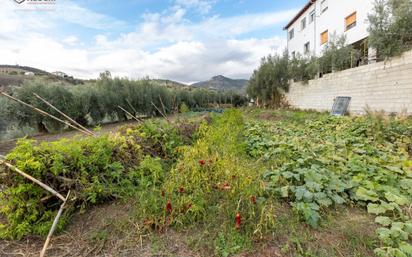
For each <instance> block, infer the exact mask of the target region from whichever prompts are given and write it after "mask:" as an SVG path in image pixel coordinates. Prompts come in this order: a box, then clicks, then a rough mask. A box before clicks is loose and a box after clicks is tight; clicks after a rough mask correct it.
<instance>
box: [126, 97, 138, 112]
mask: <svg viewBox="0 0 412 257" xmlns="http://www.w3.org/2000/svg"><path fill="white" fill-rule="evenodd" d="M126 103H127V104H128V105H129V106H130V108H132V110H133V111H134V113H135V114H136V115H137V111H136V109H135V108H134V107H133V105H132V104H131V103H130V102H129V100H127V99H126Z"/></svg>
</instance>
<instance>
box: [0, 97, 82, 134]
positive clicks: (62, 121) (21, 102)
mask: <svg viewBox="0 0 412 257" xmlns="http://www.w3.org/2000/svg"><path fill="white" fill-rule="evenodd" d="M0 94H1V95H3V96H5V97H7V98H10V99H11V100H13V101H16V102H18V103H20V104H22V105H24V106H26V107H29V108H31V109H33V110H34V111H36V112H38V113H40V114H41V115H43V116H47V117H50V118H52V119H54V120H57V121H59V122H61V123H63V124H66V125H67V126H69V127H71V128H73V129H75V130H77V131H80V132H82V133H84V134H86V135H88V136H90V134H89V133H86V132H85V131H83V130H81V129H79V128H78V127H75V126H73V125H72V124H70V123H69V122H67V121H64V120H62V119H59V118H57V117H56V116H54V115H51V114H49V113H47V112H45V111H43V110H41V109H39V108H37V107H34V106H33V105H31V104H28V103H25V102H23V101H22V100H19V99H17V98H15V97H13V96H11V95H8V94H6V93H4V92H0Z"/></svg>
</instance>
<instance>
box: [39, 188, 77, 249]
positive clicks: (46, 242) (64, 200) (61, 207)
mask: <svg viewBox="0 0 412 257" xmlns="http://www.w3.org/2000/svg"><path fill="white" fill-rule="evenodd" d="M69 196H70V190H69V192H68V193H67V196H66V198H64V199H63V203H62V205H60V209H59V211H58V212H57V215H56V217H55V218H54V221H53V225H52V227H51V228H50V231H49V234H48V235H47V238H46V241H45V242H44V245H43V249H42V250H41V252H40V257H44V255H45V254H46V250H47V247H48V246H49V243H50V240H51V237H52V235H53V233H54V231H55V230H56V227H57V224H58V223H59V219H60V216H61V215H62V213H63V209H64V206H65V205H66V202H67V200H68V199H69Z"/></svg>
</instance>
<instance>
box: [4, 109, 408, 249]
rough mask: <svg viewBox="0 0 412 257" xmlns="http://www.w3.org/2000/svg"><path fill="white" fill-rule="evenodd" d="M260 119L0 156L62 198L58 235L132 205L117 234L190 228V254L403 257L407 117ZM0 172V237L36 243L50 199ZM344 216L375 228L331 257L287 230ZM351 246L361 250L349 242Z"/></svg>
mask: <svg viewBox="0 0 412 257" xmlns="http://www.w3.org/2000/svg"><path fill="white" fill-rule="evenodd" d="M262 112H263V111H262V110H259V109H245V110H243V111H241V110H227V111H225V112H224V113H223V114H212V115H203V116H199V115H193V114H191V113H187V114H184V115H180V116H178V117H176V118H175V119H174V120H173V121H171V122H170V123H168V122H166V121H165V120H148V121H146V122H144V123H143V124H139V125H137V126H129V127H125V128H123V129H121V130H120V131H119V132H118V133H114V134H110V135H105V136H99V137H93V138H77V139H73V140H67V139H66V140H61V141H57V142H52V143H40V144H37V143H35V142H32V141H30V140H26V139H24V140H21V141H20V142H19V144H18V146H17V147H16V148H15V149H14V150H13V151H12V152H11V153H9V154H8V155H7V156H6V159H7V161H8V162H10V163H12V164H13V165H15V166H17V167H18V168H20V169H21V170H24V171H25V172H27V173H28V174H30V175H32V176H33V177H35V178H37V179H39V180H41V181H43V182H45V183H46V184H48V185H51V186H53V188H55V189H56V190H57V191H59V192H60V193H62V194H66V193H67V192H68V191H69V190H71V192H73V194H72V196H71V197H70V198H69V200H68V204H67V206H66V209H65V211H64V214H63V217H62V219H61V220H60V222H59V226H58V229H59V231H63V230H65V229H66V228H67V227H68V226H70V225H71V222H72V217H73V216H74V215H76V214H77V213H79V212H82V211H83V212H87V211H88V210H89V209H90V208H91V206H93V205H99V204H102V203H105V202H110V201H123V200H125V201H130V200H131V199H134V200H135V202H136V205H135V206H133V207H132V208H133V212H132V214H131V215H130V216H129V217H128V218H127V222H128V223H127V224H130V226H126V230H133V231H134V232H133V233H134V234H135V236H136V237H139V236H141V235H143V234H144V235H146V234H148V233H149V234H162V233H167V231H170V230H174V231H177V232H178V233H183V232H184V231H186V232H187V231H189V232H191V233H194V234H195V235H196V238H197V239H193V241H192V243H191V247H193V249H195V250H196V251H198V252H199V253H200V256H213V255H215V256H232V255H236V254H238V253H241V252H247V251H248V250H250V249H252V247H254V246H256V245H261V244H262V243H264V242H266V243H267V244H270V243H273V244H276V245H277V247H278V248H277V250H276V253H279V254H276V255H274V256H373V255H374V254H375V255H376V256H412V246H411V239H412V238H411V234H412V221H411V215H412V213H411V200H412V199H411V198H412V159H411V155H412V141H411V140H412V120H411V119H407V118H404V119H402V118H390V117H383V116H382V117H381V116H378V115H370V116H366V117H330V116H329V115H328V114H324V113H312V112H299V111H273V112H271V113H270V115H271V116H270V117H268V116H267V113H264V112H263V113H262ZM262 115H266V116H264V117H265V118H266V119H267V120H262V117H263V116H262ZM270 119H273V120H270ZM1 174H2V176H1V180H2V181H1V183H2V186H3V190H2V192H1V193H0V206H1V209H0V212H1V215H2V217H3V219H0V220H4V222H2V223H3V224H2V225H1V226H0V237H1V238H3V239H7V240H11V239H21V238H23V237H27V236H29V235H46V234H47V232H48V230H49V228H50V226H51V223H52V222H53V218H54V216H55V214H56V212H57V210H58V208H59V205H58V204H56V203H57V201H58V199H55V197H53V196H51V195H50V194H48V193H47V192H46V191H44V190H42V189H41V188H40V187H38V186H37V185H35V184H33V183H31V182H30V181H27V180H26V179H24V178H22V177H20V176H18V175H17V174H15V173H13V172H12V171H10V170H3V172H2V173H1ZM344 209H347V211H349V212H352V211H353V215H354V213H362V215H363V216H364V217H366V219H371V220H372V221H374V223H375V225H371V226H372V227H374V228H375V227H376V233H373V234H372V235H369V234H366V231H365V232H363V231H360V232H359V234H356V235H355V234H350V233H348V234H347V238H350V237H354V238H355V239H354V240H355V243H354V245H352V246H350V247H349V246H348V247H346V246H345V247H346V248H345V247H343V246H342V247H341V248H339V247H340V246H336V248H337V249H336V251H335V250H333V251H332V250H329V249H326V246H324V245H315V243H314V242H313V241H311V240H307V241H304V239H303V238H302V237H299V235H298V234H299V233H296V231H300V230H299V229H302V230H307V231H308V232H305V233H301V234H306V233H307V234H311V235H315V234H316V233H318V231H322V230H324V229H330V231H332V233H333V231H334V230H336V231H337V229H338V227H337V226H336V227H333V226H331V225H330V224H331V222H332V221H331V220H333V219H337V218H336V217H339V216H336V215H338V213H339V212H340V210H344ZM368 213H369V214H368ZM333 222H334V221H333ZM336 222H337V223H339V222H340V221H339V220H337V221H336ZM341 222H342V223H343V222H344V221H341ZM132 224H133V226H132ZM136 224H138V225H136ZM355 226H356V224H355ZM137 227H138V228H139V229H136V228H137ZM123 233H124V231H123ZM294 233H295V234H294ZM336 233H337V232H336ZM362 233H364V234H362ZM362 237H365V238H366V237H368V238H369V237H370V238H371V239H370V243H367V244H362V245H361V244H358V243H357V242H356V241H362ZM285 238H286V239H285ZM347 238H343V239H342V240H346V239H347ZM365 249H366V250H365ZM342 252H344V253H343V254H342ZM272 253H273V254H274V251H272ZM242 256H243V255H242Z"/></svg>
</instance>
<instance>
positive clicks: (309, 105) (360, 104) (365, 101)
mask: <svg viewBox="0 0 412 257" xmlns="http://www.w3.org/2000/svg"><path fill="white" fill-rule="evenodd" d="M337 96H350V97H352V100H351V103H350V106H349V110H350V112H352V113H364V111H365V108H366V107H367V106H368V107H369V108H370V109H372V110H375V111H381V110H383V111H385V112H388V113H391V112H395V113H400V112H403V111H407V113H409V114H412V51H409V52H406V53H405V54H404V55H403V56H401V57H397V58H393V59H392V60H391V61H388V62H386V63H385V62H379V63H374V64H369V65H366V66H361V67H358V68H353V69H349V70H345V71H341V72H336V73H331V74H327V75H325V76H324V77H323V78H320V79H315V80H310V81H309V83H308V84H303V83H301V82H299V83H292V85H291V87H290V90H289V93H287V94H286V99H287V101H288V102H289V104H290V105H291V106H292V107H296V108H299V109H314V110H318V111H326V110H327V111H330V110H331V108H332V105H333V101H334V99H335V97H337Z"/></svg>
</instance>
